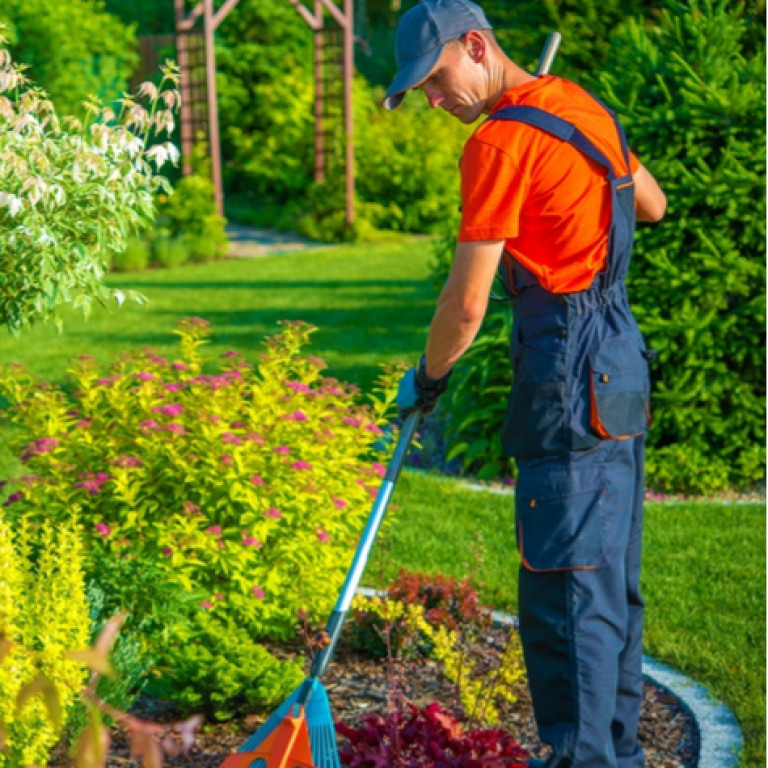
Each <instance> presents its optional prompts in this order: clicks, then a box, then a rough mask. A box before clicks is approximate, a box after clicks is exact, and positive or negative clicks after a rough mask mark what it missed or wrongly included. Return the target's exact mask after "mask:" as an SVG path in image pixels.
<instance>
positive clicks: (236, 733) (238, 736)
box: [51, 630, 699, 768]
mask: <svg viewBox="0 0 768 768" xmlns="http://www.w3.org/2000/svg"><path fill="white" fill-rule="evenodd" d="M503 643H504V631H503V630H491V631H490V635H489V636H488V637H486V638H484V641H483V645H482V647H481V650H480V652H481V653H484V654H488V655H489V656H493V655H494V654H498V651H499V648H503ZM294 652H299V651H293V652H291V654H290V655H292V654H293V653H294ZM491 661H492V660H491ZM323 685H324V687H325V689H326V691H327V693H328V698H329V700H330V703H331V710H332V712H333V716H334V720H335V721H336V722H345V723H347V724H348V725H356V724H358V723H359V722H360V719H361V717H362V716H363V715H364V714H366V713H369V712H376V713H379V714H386V712H387V711H388V709H387V708H388V705H389V702H390V701H391V693H392V685H393V682H392V674H391V673H389V672H388V671H387V663H386V661H385V660H382V659H375V658H372V657H371V656H369V655H365V654H362V653H360V652H357V651H355V650H353V649H351V648H349V647H345V645H344V644H343V643H340V645H339V647H338V649H337V651H336V654H335V656H334V660H333V663H332V664H331V665H330V666H329V668H328V670H327V672H326V675H325V677H324V679H323ZM394 685H396V686H397V688H396V690H397V691H398V693H399V694H401V695H403V696H404V697H405V698H406V700H408V701H410V702H411V703H413V704H415V705H417V706H425V705H427V704H430V703H432V702H435V701H436V702H438V703H440V704H441V705H442V706H443V707H444V708H445V709H447V710H453V711H455V701H456V692H455V688H454V686H453V684H452V683H451V682H450V681H448V680H446V679H445V677H444V676H443V675H442V673H441V670H440V666H439V665H438V664H437V663H435V662H434V661H430V660H429V659H426V660H422V661H420V662H418V663H417V662H408V664H407V667H406V668H405V669H404V670H402V673H401V674H400V675H398V676H397V680H396V682H395V683H394ZM516 695H517V701H516V702H515V703H514V704H512V705H508V706H506V707H505V708H502V709H501V710H500V715H501V721H500V722H499V723H498V724H496V725H495V726H493V727H501V728H504V729H505V730H507V731H508V732H509V733H511V734H512V735H513V736H514V737H515V738H516V739H517V740H518V741H519V742H520V744H521V746H522V747H523V748H524V749H526V750H527V751H528V752H529V753H530V754H531V756H536V757H546V754H547V752H546V749H547V748H546V747H544V746H543V745H541V744H540V742H539V741H538V738H537V735H536V727H535V723H534V720H533V713H532V710H531V702H530V697H529V695H528V691H527V688H526V686H525V684H524V683H523V684H521V685H520V686H519V689H518V690H517V691H516ZM136 714H138V715H140V716H144V717H147V718H149V719H153V720H155V721H163V720H168V719H171V718H173V716H174V713H173V712H172V711H171V710H169V709H168V708H167V707H164V706H163V705H162V703H161V702H154V701H150V700H140V701H139V702H138V706H137V712H136ZM267 714H269V713H267ZM263 719H264V718H262V717H260V716H256V715H252V716H249V717H244V718H240V719H237V720H234V721H231V722H229V723H224V724H218V725H213V724H211V725H207V726H205V727H204V728H203V729H202V732H201V733H200V734H199V735H198V737H197V740H196V743H195V746H194V747H193V748H192V750H191V751H190V752H189V753H188V754H186V755H183V756H179V757H176V758H173V759H170V760H168V761H167V762H166V765H167V766H169V767H173V768H218V766H219V765H220V764H221V762H222V761H223V760H224V758H225V757H226V756H227V755H228V754H230V753H231V752H233V751H237V749H238V748H239V747H240V746H241V745H242V744H243V742H244V741H245V740H246V739H247V738H248V736H250V735H251V734H252V733H253V732H254V731H255V730H257V728H258V727H259V725H260V724H261V722H263ZM640 743H641V745H642V747H643V749H644V750H645V754H646V765H647V768H695V766H696V765H698V758H699V743H698V731H697V727H696V724H695V722H694V720H693V719H692V717H691V716H690V715H689V713H688V712H687V710H686V709H685V708H684V707H683V706H682V704H681V702H680V701H679V700H678V699H677V698H676V697H675V696H674V695H672V694H671V693H669V692H668V691H667V690H665V689H663V688H660V687H658V686H656V685H655V684H652V683H649V682H646V685H645V698H644V702H643V708H642V715H641V720H640ZM51 765H54V764H53V763H52V764H51ZM60 765H64V763H61V764H60ZM138 765H139V761H137V760H133V759H131V757H130V754H129V747H128V743H127V741H126V739H125V738H124V737H123V736H122V735H121V734H119V733H116V734H115V735H114V737H113V742H112V746H111V749H110V755H109V760H108V763H107V766H108V768H126V766H138ZM438 768H439V767H438Z"/></svg>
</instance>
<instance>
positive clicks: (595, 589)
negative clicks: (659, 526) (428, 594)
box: [489, 106, 649, 768]
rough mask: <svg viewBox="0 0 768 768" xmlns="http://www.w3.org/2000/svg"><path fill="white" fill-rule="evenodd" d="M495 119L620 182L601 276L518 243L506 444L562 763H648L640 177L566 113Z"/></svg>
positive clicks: (536, 679) (509, 280)
mask: <svg viewBox="0 0 768 768" xmlns="http://www.w3.org/2000/svg"><path fill="white" fill-rule="evenodd" d="M489 119H493V120H515V121H518V122H523V123H526V124H528V125H531V126H534V127H536V128H538V129H540V130H543V131H546V132H548V133H550V134H552V135H554V136H556V137H557V138H559V139H561V140H562V141H567V142H569V143H570V144H571V145H572V146H574V147H575V148H576V149H578V150H579V151H580V152H582V153H584V154H585V155H586V156H587V157H589V158H591V159H592V160H593V161H594V162H596V163H597V164H599V165H600V166H601V167H602V168H604V169H605V179H606V183H607V184H608V185H609V186H610V190H611V224H610V234H609V240H608V251H607V257H606V264H605V268H604V270H603V272H601V273H600V274H598V275H597V276H596V277H595V280H594V282H593V284H592V285H591V286H590V287H589V288H588V289H587V290H584V291H579V292H575V293H568V294H554V293H551V292H549V291H547V290H545V289H544V288H542V287H541V285H540V284H539V281H538V279H537V278H536V276H535V275H533V274H532V273H531V272H530V271H529V270H527V269H525V268H524V267H523V266H522V265H521V264H520V263H518V262H516V261H515V260H514V259H513V258H512V257H511V255H510V254H509V253H505V255H504V261H503V269H504V270H505V274H504V275H503V280H504V282H505V283H506V284H507V286H508V288H509V290H510V293H511V297H512V298H511V301H512V307H513V312H514V322H513V327H512V338H511V345H510V357H511V363H512V368H513V372H514V383H513V386H512V391H511V393H510V399H509V405H508V411H507V416H506V419H505V423H504V427H503V432H502V443H503V446H504V450H505V452H506V453H507V455H509V456H512V457H514V458H515V460H516V463H517V468H518V478H517V486H516V498H515V506H516V526H517V540H518V547H519V550H520V556H521V562H522V565H521V568H520V581H519V585H520V586H519V589H520V595H519V602H520V632H521V638H522V642H523V650H524V654H525V659H526V666H527V670H528V677H529V685H530V688H531V695H532V699H533V705H534V713H535V715H536V720H537V724H538V728H539V734H540V737H541V739H542V741H544V742H546V743H548V744H550V745H552V747H553V754H552V757H551V761H550V763H548V766H549V765H551V766H552V767H553V768H554V767H555V766H557V768H567V767H568V766H576V767H577V768H587V766H589V768H616V766H621V768H641V766H643V764H644V758H643V753H642V750H640V748H639V747H638V745H637V720H638V718H639V711H640V704H641V701H642V638H641V635H642V613H643V602H642V598H641V597H640V594H639V589H638V582H639V573H640V547H641V526H642V501H643V443H644V435H645V432H646V429H647V427H648V423H649V409H648V402H649V375H648V364H647V358H648V357H649V355H648V353H647V351H646V348H645V344H644V342H643V338H642V334H641V333H640V330H639V329H638V327H637V324H636V322H635V320H634V318H633V316H632V313H631V311H630V308H629V303H628V299H627V292H626V287H625V278H626V275H627V271H628V268H629V262H630V258H631V254H632V241H633V237H634V228H635V212H634V184H633V180H632V176H631V175H627V176H623V177H617V175H616V173H615V171H614V169H613V166H612V165H611V163H610V162H609V161H608V159H607V158H606V157H605V155H604V154H603V153H602V152H601V151H600V150H599V149H598V148H597V147H596V146H595V145H594V144H593V143H592V142H591V141H590V140H589V139H588V138H587V137H586V136H585V135H584V134H583V133H582V132H581V131H580V130H579V129H578V128H576V127H575V126H574V125H573V124H571V123H569V122H567V121H565V120H563V119H561V118H559V117H557V116H555V115H552V114H550V113H547V112H545V111H543V110H540V109H538V108H535V107H529V106H512V107H507V108H504V109H502V110H499V111H498V112H496V113H494V114H492V115H491V116H490V118H489ZM614 122H615V124H616V130H617V135H618V139H619V141H620V143H621V149H622V153H623V156H624V160H625V165H626V167H627V168H629V154H628V150H627V145H626V141H625V138H624V134H623V131H622V129H621V127H620V125H619V124H618V122H617V121H616V120H615V118H614Z"/></svg>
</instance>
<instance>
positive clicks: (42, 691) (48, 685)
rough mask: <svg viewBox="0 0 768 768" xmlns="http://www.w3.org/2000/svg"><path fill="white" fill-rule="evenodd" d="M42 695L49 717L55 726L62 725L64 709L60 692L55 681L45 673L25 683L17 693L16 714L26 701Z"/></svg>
mask: <svg viewBox="0 0 768 768" xmlns="http://www.w3.org/2000/svg"><path fill="white" fill-rule="evenodd" d="M38 695H42V697H43V701H44V702H45V708H46V709H47V710H48V717H49V718H50V720H51V723H52V724H53V726H54V728H59V727H60V726H61V721H62V720H61V719H62V711H61V702H60V701H59V692H58V691H57V690H56V686H55V685H54V684H53V681H52V680H51V679H50V678H48V677H46V676H45V675H42V674H41V675H38V676H37V677H35V678H34V679H33V680H31V681H30V682H28V683H27V684H26V685H23V686H22V687H21V688H20V689H19V692H18V693H17V694H16V714H17V715H18V714H19V713H20V712H21V710H22V709H24V706H25V705H26V703H27V702H28V701H29V700H30V699H32V698H34V697H35V696H38Z"/></svg>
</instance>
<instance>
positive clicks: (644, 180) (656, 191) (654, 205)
mask: <svg viewBox="0 0 768 768" xmlns="http://www.w3.org/2000/svg"><path fill="white" fill-rule="evenodd" d="M632 178H633V179H634V181H635V216H636V217H637V220H638V221H651V222H653V221H661V219H662V218H663V216H664V212H665V211H666V210H667V198H666V197H665V195H664V193H663V192H662V191H661V187H660V186H659V185H658V184H657V182H656V179H654V178H653V176H651V174H650V173H648V171H647V170H646V168H645V166H642V165H641V166H640V167H639V168H638V169H637V171H636V173H635V175H634V176H633V177H632Z"/></svg>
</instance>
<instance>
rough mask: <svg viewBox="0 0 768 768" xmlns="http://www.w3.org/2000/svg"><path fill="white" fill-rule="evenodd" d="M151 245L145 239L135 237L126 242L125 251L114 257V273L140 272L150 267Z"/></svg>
mask: <svg viewBox="0 0 768 768" xmlns="http://www.w3.org/2000/svg"><path fill="white" fill-rule="evenodd" d="M150 255H151V252H150V245H149V243H148V242H147V241H146V240H144V239H143V238H141V237H139V236H137V235H133V236H131V237H129V238H128V239H127V240H126V241H125V250H123V251H121V252H120V253H115V254H113V256H112V271H113V272H140V271H141V270H143V269H146V268H147V267H148V266H149V261H150Z"/></svg>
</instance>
